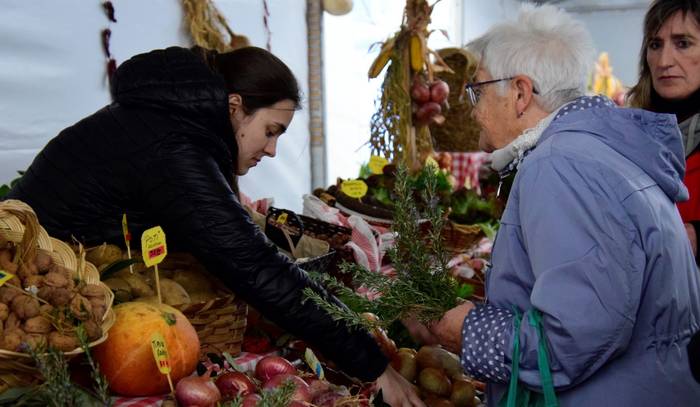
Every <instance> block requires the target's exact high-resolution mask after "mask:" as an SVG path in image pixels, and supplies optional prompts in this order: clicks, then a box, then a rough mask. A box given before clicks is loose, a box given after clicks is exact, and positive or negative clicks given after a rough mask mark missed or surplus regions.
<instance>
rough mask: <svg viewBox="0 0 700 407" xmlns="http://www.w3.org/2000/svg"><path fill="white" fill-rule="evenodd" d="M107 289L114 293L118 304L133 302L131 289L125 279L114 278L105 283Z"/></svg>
mask: <svg viewBox="0 0 700 407" xmlns="http://www.w3.org/2000/svg"><path fill="white" fill-rule="evenodd" d="M104 283H105V284H106V285H107V287H109V288H110V290H112V292H113V293H114V299H115V301H118V302H127V301H131V299H132V295H131V287H130V286H129V284H128V283H127V282H126V281H124V279H123V278H119V277H112V278H108V279H106V280H105V281H104Z"/></svg>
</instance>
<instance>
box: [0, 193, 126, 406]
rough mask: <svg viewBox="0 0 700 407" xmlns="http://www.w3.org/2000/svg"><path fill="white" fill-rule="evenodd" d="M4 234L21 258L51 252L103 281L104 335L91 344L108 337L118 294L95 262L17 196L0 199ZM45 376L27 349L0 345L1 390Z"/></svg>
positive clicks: (92, 280) (88, 278) (79, 274)
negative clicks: (56, 234) (54, 235)
mask: <svg viewBox="0 0 700 407" xmlns="http://www.w3.org/2000/svg"><path fill="white" fill-rule="evenodd" d="M0 237H1V238H2V239H4V240H6V241H8V242H11V243H14V244H16V245H18V247H19V248H21V252H20V258H34V256H35V255H36V252H37V251H41V252H44V253H46V254H49V255H50V256H51V258H52V260H53V261H54V262H55V263H56V264H58V265H61V266H63V267H65V268H67V269H69V270H72V271H73V277H74V278H75V279H77V280H80V281H85V282H86V283H88V284H96V285H99V286H100V287H101V288H102V289H103V291H104V295H105V303H106V305H107V310H106V312H105V314H104V315H103V317H102V325H101V326H102V332H103V334H102V337H100V338H99V339H97V340H95V341H93V342H91V343H90V347H93V346H95V345H98V344H100V343H102V342H104V341H105V340H106V339H107V335H108V331H109V329H110V328H111V327H112V325H114V322H115V315H114V311H113V310H112V302H113V301H114V294H113V293H112V291H111V290H110V289H109V288H108V287H107V286H106V285H105V284H104V283H102V282H100V275H99V273H98V271H97V269H96V268H95V266H93V265H92V264H91V263H89V262H86V261H84V260H80V259H77V258H76V256H75V254H74V253H73V251H72V250H71V249H70V247H69V246H68V245H67V244H65V243H63V242H61V241H60V240H57V239H53V238H50V237H49V236H48V234H47V233H46V230H44V228H42V227H41V226H40V225H39V222H38V220H37V217H36V214H35V213H34V211H33V210H32V209H31V208H30V207H29V206H28V205H27V204H25V203H23V202H21V201H16V200H7V201H3V202H0ZM81 353H83V350H82V348H76V349H74V350H72V351H70V352H65V353H64V355H65V357H66V358H67V359H70V358H72V357H74V356H75V355H79V354H81ZM40 379H41V377H40V375H39V372H38V370H37V369H36V368H35V366H34V363H33V361H32V359H31V357H30V356H29V355H28V354H26V353H19V352H12V351H8V350H4V349H0V393H2V392H3V391H5V390H6V389H8V388H11V387H17V386H22V385H28V384H31V383H34V382H37V381H39V380H40Z"/></svg>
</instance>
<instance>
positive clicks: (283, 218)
mask: <svg viewBox="0 0 700 407" xmlns="http://www.w3.org/2000/svg"><path fill="white" fill-rule="evenodd" d="M277 223H281V224H285V223H287V212H282V214H281V215H280V216H278V217H277Z"/></svg>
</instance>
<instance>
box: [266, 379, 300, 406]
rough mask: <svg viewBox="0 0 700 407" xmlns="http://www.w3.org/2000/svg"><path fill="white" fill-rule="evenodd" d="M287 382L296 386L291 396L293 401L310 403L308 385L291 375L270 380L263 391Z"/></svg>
mask: <svg viewBox="0 0 700 407" xmlns="http://www.w3.org/2000/svg"><path fill="white" fill-rule="evenodd" d="M287 380H292V381H293V382H294V385H295V386H296V388H297V389H296V391H294V394H293V395H292V400H294V401H311V393H310V392H309V385H308V384H306V382H305V381H304V380H303V379H302V378H301V377H299V376H294V375H291V374H281V375H277V376H275V377H273V378H272V379H270V380H269V381H268V382H267V383H265V385H263V389H276V388H277V387H279V386H281V385H282V384H284V383H285V382H286V381H287Z"/></svg>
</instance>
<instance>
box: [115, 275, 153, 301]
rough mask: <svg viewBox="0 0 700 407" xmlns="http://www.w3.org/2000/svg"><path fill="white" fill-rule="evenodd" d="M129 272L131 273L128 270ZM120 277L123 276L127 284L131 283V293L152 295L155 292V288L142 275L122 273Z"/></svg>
mask: <svg viewBox="0 0 700 407" xmlns="http://www.w3.org/2000/svg"><path fill="white" fill-rule="evenodd" d="M127 273H129V272H128V270H127ZM120 277H121V278H123V279H124V281H126V283H127V284H129V287H131V293H132V294H133V295H134V296H136V297H150V296H152V295H153V294H154V292H153V289H152V288H151V287H150V286H149V285H148V284H147V283H146V281H145V280H144V279H143V277H141V275H139V274H137V273H134V274H126V275H121V276H120Z"/></svg>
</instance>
